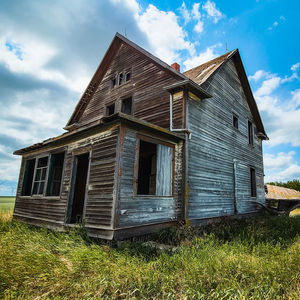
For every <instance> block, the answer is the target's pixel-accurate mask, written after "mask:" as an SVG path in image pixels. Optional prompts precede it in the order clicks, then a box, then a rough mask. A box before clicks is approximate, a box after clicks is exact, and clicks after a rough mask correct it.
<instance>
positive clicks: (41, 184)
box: [32, 156, 48, 195]
mask: <svg viewBox="0 0 300 300" xmlns="http://www.w3.org/2000/svg"><path fill="white" fill-rule="evenodd" d="M47 167H48V156H45V157H42V158H39V159H38V162H37V167H36V170H35V177H34V183H33V190H32V194H33V195H43V194H44V188H45V182H46V175H47Z"/></svg>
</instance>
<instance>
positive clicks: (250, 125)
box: [248, 121, 253, 145]
mask: <svg viewBox="0 0 300 300" xmlns="http://www.w3.org/2000/svg"><path fill="white" fill-rule="evenodd" d="M248 142H249V144H250V145H253V125H252V122H250V121H248Z"/></svg>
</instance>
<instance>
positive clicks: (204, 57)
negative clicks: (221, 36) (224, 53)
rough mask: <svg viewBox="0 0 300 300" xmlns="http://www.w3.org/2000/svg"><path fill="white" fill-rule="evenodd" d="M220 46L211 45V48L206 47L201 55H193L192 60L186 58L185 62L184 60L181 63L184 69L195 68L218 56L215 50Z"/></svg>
mask: <svg viewBox="0 0 300 300" xmlns="http://www.w3.org/2000/svg"><path fill="white" fill-rule="evenodd" d="M218 46H220V44H218V45H213V46H211V47H207V48H206V50H205V51H204V52H202V53H200V54H199V55H195V56H193V57H192V58H188V59H187V60H185V61H184V62H183V64H184V66H185V68H186V69H187V70H188V69H192V68H194V67H196V66H199V65H201V64H203V63H205V62H207V61H209V60H211V59H213V58H215V57H217V56H218V54H217V53H216V52H215V48H216V47H218Z"/></svg>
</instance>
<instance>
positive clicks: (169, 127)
mask: <svg viewBox="0 0 300 300" xmlns="http://www.w3.org/2000/svg"><path fill="white" fill-rule="evenodd" d="M64 129H65V130H66V132H65V133H63V134H62V135H60V136H57V137H54V138H50V139H47V140H45V141H43V142H41V143H38V144H34V145H32V146H29V147H26V148H23V149H20V150H17V151H15V152H14V154H16V155H21V156H22V163H21V170H20V176H19V183H18V189H17V197H16V204H15V209H14V218H17V219H19V220H22V221H25V222H28V223H31V224H36V225H39V226H48V227H50V228H56V229H59V230H65V229H66V228H68V227H73V226H76V224H78V223H83V224H84V226H85V227H86V229H87V232H88V234H89V235H90V236H94V237H99V238H104V239H109V240H112V239H115V240H118V239H122V238H126V237H132V236H135V235H140V234H145V233H150V232H153V231H155V230H158V229H160V228H164V227H167V226H171V225H174V224H177V223H178V222H185V223H186V224H190V225H199V224H202V223H205V222H210V220H214V219H216V218H220V217H222V216H233V217H234V216H243V215H245V216H247V215H248V214H252V213H255V212H256V211H257V210H258V209H259V206H258V205H256V203H257V202H259V203H261V204H264V203H265V193H264V182H263V173H264V172H263V157H262V141H263V140H265V139H268V137H267V135H266V132H265V130H264V127H263V124H262V121H261V118H260V114H259V111H258V108H257V105H256V103H255V100H254V97H253V95H252V92H251V89H250V86H249V83H248V80H247V76H246V73H245V70H244V67H243V64H242V61H241V57H240V54H239V51H238V50H233V51H231V52H229V53H226V54H224V55H222V56H220V57H218V58H216V59H213V60H211V61H209V62H207V63H205V64H202V65H200V66H198V67H196V68H193V69H191V70H188V71H186V72H184V73H181V72H180V66H179V65H178V64H177V63H174V64H173V65H172V66H169V65H168V64H166V63H164V62H163V61H161V60H160V59H158V58H157V57H155V56H153V55H152V54H150V53H149V52H147V51H145V50H144V49H142V48H141V47H139V46H138V45H136V44H134V43H133V42H131V41H130V40H128V39H127V38H125V37H124V36H122V35H120V34H118V33H117V34H116V35H115V37H114V39H113V41H112V42H111V44H110V46H109V48H108V50H107V52H106V54H105V55H104V57H103V59H102V61H101V63H100V65H99V67H98V69H97V70H96V72H95V74H94V76H93V77H92V79H91V81H90V83H89V85H88V87H87V88H86V90H85V92H84V93H83V95H82V97H81V99H80V101H79V102H78V104H77V106H76V107H75V110H74V112H73V114H72V116H71V118H70V119H69V121H68V123H67V124H66V127H65V128H64Z"/></svg>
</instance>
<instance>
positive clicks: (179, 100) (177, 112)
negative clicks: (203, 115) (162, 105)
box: [172, 91, 185, 128]
mask: <svg viewBox="0 0 300 300" xmlns="http://www.w3.org/2000/svg"><path fill="white" fill-rule="evenodd" d="M183 93H184V92H183V91H181V92H178V93H175V94H173V101H172V115H173V128H183V127H184V123H185V122H184V98H183Z"/></svg>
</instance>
